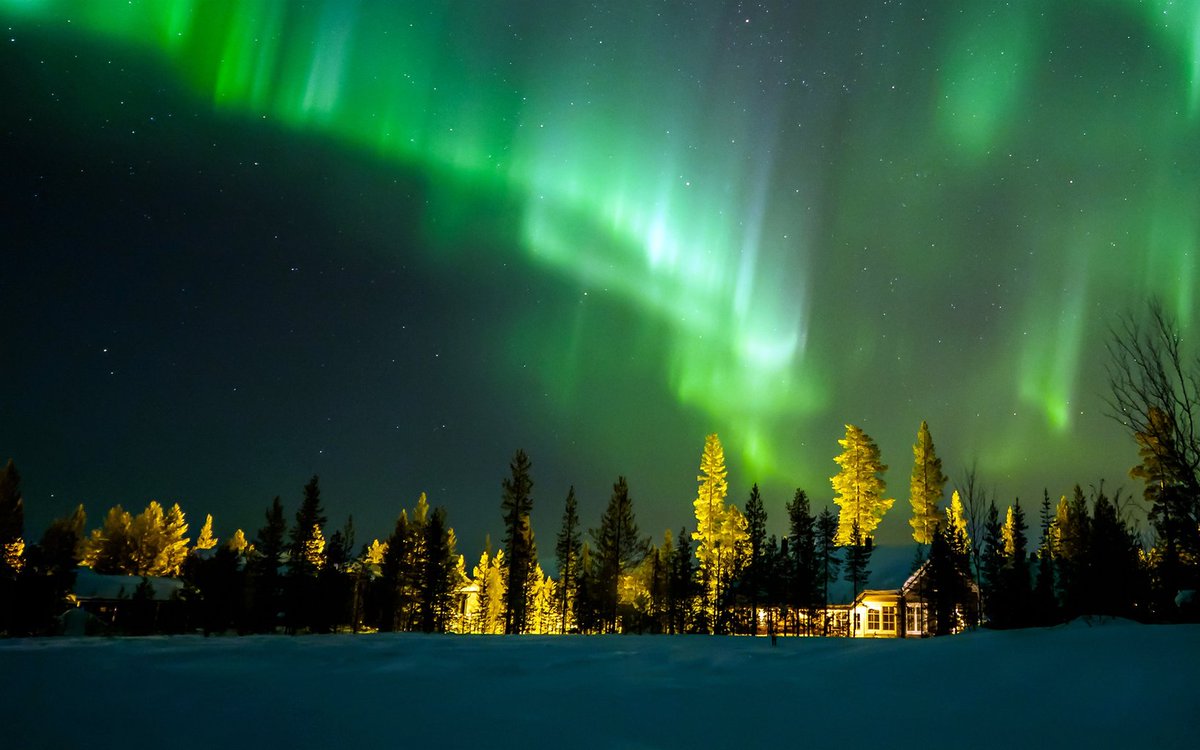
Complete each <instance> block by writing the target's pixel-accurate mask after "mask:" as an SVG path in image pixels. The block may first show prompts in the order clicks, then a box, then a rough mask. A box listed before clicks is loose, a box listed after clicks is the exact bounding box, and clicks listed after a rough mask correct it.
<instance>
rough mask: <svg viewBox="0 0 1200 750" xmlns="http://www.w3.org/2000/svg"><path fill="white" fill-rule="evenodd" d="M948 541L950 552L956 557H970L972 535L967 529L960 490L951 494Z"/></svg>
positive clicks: (947, 513) (948, 514) (947, 521)
mask: <svg viewBox="0 0 1200 750" xmlns="http://www.w3.org/2000/svg"><path fill="white" fill-rule="evenodd" d="M945 528H946V532H947V536H946V539H947V540H948V542H949V543H950V551H951V552H953V553H954V554H956V555H969V554H970V550H971V535H970V534H969V533H968V531H967V528H968V524H967V514H966V511H965V510H964V508H963V503H962V499H961V498H960V497H959V495H958V490H955V491H954V492H952V493H951V494H950V507H948V508H946V525H945Z"/></svg>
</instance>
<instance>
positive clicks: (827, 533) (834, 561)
mask: <svg viewBox="0 0 1200 750" xmlns="http://www.w3.org/2000/svg"><path fill="white" fill-rule="evenodd" d="M837 529H838V519H837V516H835V515H833V513H832V512H831V511H830V510H829V508H824V509H822V510H821V515H820V516H818V517H817V565H818V570H819V571H820V576H821V578H820V581H821V601H822V608H821V611H822V612H824V613H826V614H825V615H823V616H822V618H821V634H822V635H829V617H828V614H827V613H828V612H829V584H831V583H833V582H834V581H836V580H837V579H838V569H839V568H840V567H841V564H842V560H841V558H840V557H838V543H837Z"/></svg>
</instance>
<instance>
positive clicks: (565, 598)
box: [554, 485, 582, 633]
mask: <svg viewBox="0 0 1200 750" xmlns="http://www.w3.org/2000/svg"><path fill="white" fill-rule="evenodd" d="M581 544H582V542H581V540H580V532H579V513H578V510H577V503H576V500H575V486H574V485H572V486H571V488H570V489H568V490H567V500H566V503H565V504H564V506H563V519H562V528H561V529H559V532H558V538H557V539H556V540H555V545H554V554H555V557H556V558H557V560H558V599H559V601H558V606H559V609H560V610H561V618H562V619H561V622H560V623H559V628H558V630H559V632H560V633H565V632H567V625H568V620H569V619H571V618H570V614H571V611H572V609H573V604H574V596H575V590H576V584H575V579H576V577H577V576H578V575H579V553H580V546H581Z"/></svg>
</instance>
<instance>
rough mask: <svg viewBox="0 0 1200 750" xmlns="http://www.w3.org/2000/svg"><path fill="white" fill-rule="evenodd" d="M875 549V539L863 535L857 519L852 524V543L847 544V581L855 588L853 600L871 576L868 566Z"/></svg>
mask: <svg viewBox="0 0 1200 750" xmlns="http://www.w3.org/2000/svg"><path fill="white" fill-rule="evenodd" d="M874 551H875V542H874V540H873V539H872V538H871V537H869V536H867V537H864V536H863V533H862V529H860V528H859V526H858V520H857V519H855V520H854V521H852V522H851V524H850V543H849V544H847V545H846V581H847V582H849V583H850V585H851V586H852V587H853V589H854V593H853V595H852V596H851V599H850V600H851V601H854V600H855V599H857V598H858V593H859V592H860V591H862V590H863V586H865V585H866V583H867V579H869V578H870V577H871V571H870V570H869V569H868V567H867V566H868V565H870V564H871V553H872V552H874Z"/></svg>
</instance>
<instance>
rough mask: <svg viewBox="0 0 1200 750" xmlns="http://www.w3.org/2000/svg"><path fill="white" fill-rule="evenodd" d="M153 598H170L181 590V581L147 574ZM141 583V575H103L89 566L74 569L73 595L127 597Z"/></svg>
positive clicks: (86, 597) (160, 599)
mask: <svg viewBox="0 0 1200 750" xmlns="http://www.w3.org/2000/svg"><path fill="white" fill-rule="evenodd" d="M146 580H147V581H149V582H150V589H151V591H153V592H154V598H155V599H157V600H159V601H165V600H167V599H170V598H171V596H172V595H173V594H174V593H175V592H177V591H181V590H183V581H180V580H179V579H178V578H164V577H162V576H147V577H146ZM141 583H142V578H141V576H122V575H105V574H103V573H97V572H96V571H94V570H92V569H91V568H78V569H76V571H75V596H77V597H79V598H80V599H129V598H132V597H133V592H135V591H137V587H138V586H140V585H141Z"/></svg>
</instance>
